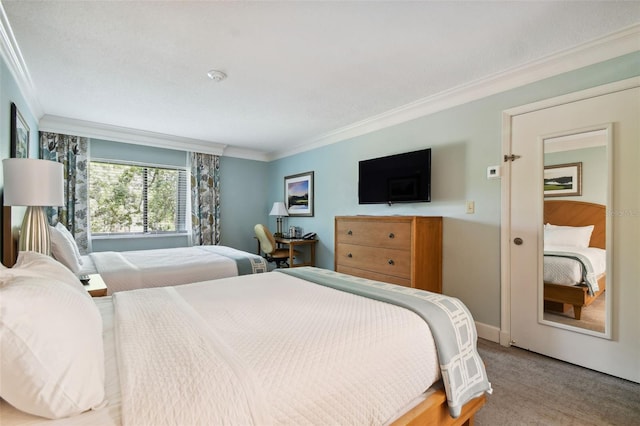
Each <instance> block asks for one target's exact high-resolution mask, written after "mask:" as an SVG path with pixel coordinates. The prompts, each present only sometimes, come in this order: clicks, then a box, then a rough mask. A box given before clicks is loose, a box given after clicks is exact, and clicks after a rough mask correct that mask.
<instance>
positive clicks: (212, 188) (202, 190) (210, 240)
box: [191, 152, 220, 245]
mask: <svg viewBox="0 0 640 426" xmlns="http://www.w3.org/2000/svg"><path fill="white" fill-rule="evenodd" d="M191 234H192V244H193V245H215V244H218V243H219V242H220V157H219V156H217V155H211V154H202V153H199V152H192V153H191Z"/></svg>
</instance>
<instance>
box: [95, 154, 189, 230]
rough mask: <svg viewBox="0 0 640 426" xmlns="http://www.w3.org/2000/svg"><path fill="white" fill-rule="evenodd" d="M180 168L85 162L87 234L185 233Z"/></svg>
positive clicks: (183, 182) (183, 183)
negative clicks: (87, 165) (88, 222)
mask: <svg viewBox="0 0 640 426" xmlns="http://www.w3.org/2000/svg"><path fill="white" fill-rule="evenodd" d="M186 205H187V174H186V171H185V170H183V169H176V168H173V169H172V168H162V167H155V166H146V165H138V164H123V163H114V162H104V161H91V162H90V163H89V213H90V219H91V220H90V223H91V233H92V234H93V235H96V234H97V235H100V234H150V233H182V232H186V228H187V227H186V211H187V208H186Z"/></svg>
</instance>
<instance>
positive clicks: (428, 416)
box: [392, 390, 486, 426]
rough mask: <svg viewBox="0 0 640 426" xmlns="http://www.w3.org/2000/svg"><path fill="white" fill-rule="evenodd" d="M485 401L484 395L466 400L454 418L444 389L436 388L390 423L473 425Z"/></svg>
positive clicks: (444, 425) (401, 425)
mask: <svg viewBox="0 0 640 426" xmlns="http://www.w3.org/2000/svg"><path fill="white" fill-rule="evenodd" d="M485 402H486V396H484V395H482V396H479V397H478V398H475V399H472V400H471V401H469V402H467V403H466V404H465V405H464V406H463V407H462V411H461V412H460V416H459V417H458V418H457V419H454V418H453V417H451V415H450V414H449V407H448V405H447V397H446V395H445V393H444V390H437V391H435V392H434V393H433V394H432V395H430V396H429V397H428V398H427V399H425V400H424V401H422V402H421V403H420V404H418V405H416V406H415V407H413V408H412V409H411V410H409V411H407V412H406V413H404V414H403V415H402V416H401V417H400V418H399V419H397V420H396V421H395V422H393V423H392V425H393V426H405V425H407V426H409V425H411V426H414V425H425V426H426V425H429V426H431V425H433V426H436V425H438V426H441V425H442V426H459V425H468V426H473V422H474V416H475V414H476V413H477V412H478V410H480V408H482V406H483V405H484V404H485Z"/></svg>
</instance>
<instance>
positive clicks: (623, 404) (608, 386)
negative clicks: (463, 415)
mask: <svg viewBox="0 0 640 426" xmlns="http://www.w3.org/2000/svg"><path fill="white" fill-rule="evenodd" d="M478 350H479V351H480V355H481V356H482V360H483V361H484V363H485V366H486V369H487V374H488V376H489V381H490V382H491V385H492V387H493V394H492V395H489V396H488V397H487V404H486V405H485V406H484V407H483V408H482V409H481V410H480V411H479V412H478V414H477V416H476V425H480V426H489V425H491V426H493V425H580V426H583V425H594V426H595V425H598V426H603V425H621V426H622V425H624V426H627V425H640V384H637V383H633V382H630V381H627V380H623V379H619V378H616V377H612V376H609V375H606V374H602V373H598V372H596V371H593V370H589V369H586V368H582V367H578V366H576V365H573V364H568V363H566V362H563V361H558V360H556V359H553V358H548V357H545V356H543V355H539V354H535V353H533V352H528V351H525V350H523V349H518V348H514V347H511V348H505V347H502V346H500V345H499V344H497V343H493V342H489V341H487V340H483V339H479V340H478Z"/></svg>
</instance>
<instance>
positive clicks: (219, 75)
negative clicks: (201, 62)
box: [207, 70, 227, 83]
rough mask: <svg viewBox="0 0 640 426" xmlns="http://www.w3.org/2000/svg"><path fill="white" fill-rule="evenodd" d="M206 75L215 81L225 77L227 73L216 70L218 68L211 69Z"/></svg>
mask: <svg viewBox="0 0 640 426" xmlns="http://www.w3.org/2000/svg"><path fill="white" fill-rule="evenodd" d="M207 76H208V77H209V78H210V79H211V80H213V81H215V82H216V83H218V82H220V81H222V80H224V79H225V78H227V75H226V74H225V73H223V72H222V71H218V70H211V71H209V72H208V73H207Z"/></svg>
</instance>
